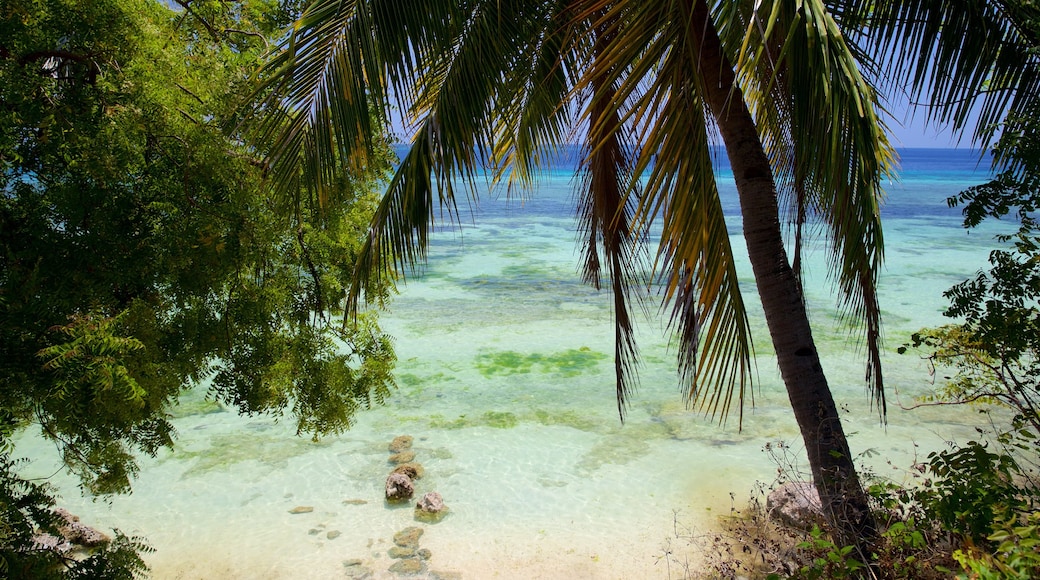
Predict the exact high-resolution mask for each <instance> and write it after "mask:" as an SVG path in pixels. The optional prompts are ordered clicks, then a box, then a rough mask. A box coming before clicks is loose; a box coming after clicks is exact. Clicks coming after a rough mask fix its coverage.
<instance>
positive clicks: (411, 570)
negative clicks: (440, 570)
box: [389, 558, 423, 576]
mask: <svg viewBox="0 0 1040 580" xmlns="http://www.w3.org/2000/svg"><path fill="white" fill-rule="evenodd" d="M389 570H390V571H391V572H393V573H394V574H400V575H401V576H412V575H415V574H421V573H422V571H423V564H422V562H420V561H419V560H416V559H414V558H413V559H408V560H398V561H397V562H395V563H394V565H393V566H390V568H389Z"/></svg>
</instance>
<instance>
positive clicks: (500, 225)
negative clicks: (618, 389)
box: [18, 150, 992, 578]
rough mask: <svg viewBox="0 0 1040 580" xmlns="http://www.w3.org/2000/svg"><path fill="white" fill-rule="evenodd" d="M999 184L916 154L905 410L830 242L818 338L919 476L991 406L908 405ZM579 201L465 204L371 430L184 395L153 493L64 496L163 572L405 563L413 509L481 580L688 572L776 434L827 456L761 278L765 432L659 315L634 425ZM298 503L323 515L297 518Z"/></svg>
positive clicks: (444, 239) (904, 280)
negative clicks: (697, 383) (730, 402)
mask: <svg viewBox="0 0 1040 580" xmlns="http://www.w3.org/2000/svg"><path fill="white" fill-rule="evenodd" d="M722 171H723V172H725V171H726V170H725V168H723V169H722ZM983 177H984V173H983V172H981V171H975V157H974V156H973V155H972V154H971V153H969V152H964V151H941V152H936V151H922V150H910V151H906V152H904V157H903V173H902V181H901V182H899V183H896V184H892V185H891V186H890V188H889V202H888V204H887V205H886V207H885V210H884V215H885V228H886V229H885V235H886V248H887V261H886V267H885V270H884V272H883V274H882V277H881V280H880V293H881V303H882V306H883V308H884V316H885V324H886V355H885V364H886V366H885V373H886V375H885V376H886V383H887V385H888V389H889V402H890V406H889V409H890V412H889V417H888V425H887V426H883V425H881V424H880V422H879V420H878V416H877V413H876V412H875V411H874V410H872V409H871V407H870V403H869V399H868V396H867V394H866V390H865V385H864V382H863V369H864V367H863V360H864V359H863V356H862V354H863V353H862V352H861V350H860V349H858V348H857V346H856V343H855V341H850V340H849V339H848V334H847V333H846V332H845V331H844V330H842V329H841V328H840V326H839V320H838V317H837V316H836V312H835V306H834V305H835V301H834V297H833V296H832V295H831V293H830V289H831V286H830V283H829V281H828V280H827V278H826V276H825V270H824V266H825V263H826V255H825V252H824V250H823V249H822V248H817V249H815V250H813V251H811V252H810V253H809V256H808V259H809V261H810V271H809V272H808V274H809V276H808V281H807V295H808V300H809V304H810V307H811V309H812V316H813V322H814V328H815V329H816V333H817V341H818V346H819V348H820V350H821V353H822V355H823V360H824V365H825V369H826V371H827V374H828V377H829V379H830V382H831V387H832V390H833V391H834V393H835V397H836V399H837V400H838V402H839V404H840V405H842V407H843V408H844V409H846V410H847V412H846V414H845V416H844V420H845V429H846V432H847V433H849V434H850V435H851V439H850V443H851V445H852V447H853V449H854V451H855V452H856V453H863V452H864V451H868V450H870V451H872V452H876V453H872V454H871V457H864V458H863V459H862V460H861V465H864V466H871V467H873V468H875V469H876V470H877V471H878V472H880V473H883V474H886V475H888V474H891V475H892V476H893V477H896V478H897V479H898V478H900V477H901V476H900V471H899V470H893V469H892V468H891V467H889V465H888V462H891V463H892V464H893V465H895V466H897V467H899V468H906V467H908V466H909V465H910V464H911V463H912V462H913V460H914V458H915V457H923V456H924V455H925V454H927V452H928V451H930V450H932V449H936V448H938V447H940V446H941V445H943V441H944V440H948V439H960V440H964V438H965V437H967V436H969V435H970V433H971V429H970V427H971V421H973V420H975V419H976V415H974V414H972V413H970V412H968V411H964V412H959V411H951V410H950V409H943V410H942V411H937V410H934V409H919V410H915V411H905V410H902V409H901V408H900V407H899V404H900V403H902V404H906V405H909V404H911V403H912V402H913V397H915V396H916V395H919V394H920V393H922V392H925V391H926V390H927V389H928V388H929V387H930V385H931V383H930V380H931V379H930V377H929V374H928V372H927V367H926V365H924V364H923V363H922V362H921V361H920V360H918V359H917V358H915V357H913V356H898V355H896V354H894V351H895V348H896V347H898V346H899V345H900V344H902V342H904V341H905V340H906V337H907V336H908V335H909V333H910V332H912V331H914V330H916V329H918V328H920V327H922V326H927V325H937V324H941V323H943V322H944V318H943V317H942V310H943V308H944V301H943V299H942V297H941V293H942V291H943V290H945V289H946V288H948V287H949V286H950V285H952V284H954V283H956V282H958V281H960V280H963V279H964V278H965V277H967V276H968V275H970V274H971V273H972V272H974V271H975V270H977V269H979V268H982V267H983V266H984V265H985V258H986V255H987V253H988V251H989V248H990V247H991V245H992V244H991V239H990V238H989V237H988V234H985V235H983V234H980V233H972V234H971V235H968V234H966V233H965V232H964V231H963V230H962V229H961V228H960V218H959V213H958V212H957V210H951V209H949V208H947V207H946V204H945V203H944V200H945V198H946V197H947V196H949V195H952V194H955V193H957V192H958V191H960V190H961V189H963V188H964V187H965V186H968V185H971V184H973V183H977V182H979V181H981V180H982V178H983ZM724 187H725V188H726V189H724V191H723V194H724V195H727V196H730V197H729V199H730V200H732V199H733V195H734V194H733V192H732V187H730V186H728V185H727V186H724ZM571 196H572V194H571V181H570V177H569V176H568V175H566V174H563V173H560V174H554V175H553V176H552V177H551V178H550V179H549V180H547V182H545V183H544V184H543V186H542V187H541V188H540V189H539V191H538V192H537V193H536V194H535V196H534V197H532V198H530V199H528V200H526V201H525V202H524V203H522V204H521V203H520V202H518V201H517V200H515V199H514V200H512V201H507V200H506V199H503V198H500V197H498V196H495V195H493V194H492V195H487V196H486V197H484V198H483V199H482V201H481V203H480V205H479V207H478V208H477V209H476V210H474V212H473V213H472V214H469V213H465V212H464V213H463V216H462V221H463V228H462V230H461V232H458V231H454V232H453V231H448V230H445V231H442V232H440V233H438V234H437V235H436V237H435V239H434V241H433V244H432V247H431V250H430V261H429V264H428V265H427V267H425V268H424V270H423V272H422V274H421V275H419V276H413V277H411V278H409V280H408V281H407V283H406V284H405V285H403V286H402V287H401V294H400V296H398V297H397V298H396V299H395V300H394V302H393V305H392V309H391V311H390V312H389V313H388V314H387V315H385V316H384V318H383V325H384V328H385V330H387V331H388V332H389V333H391V334H392V335H394V336H395V337H396V347H397V353H398V356H399V358H400V364H399V366H398V379H399V387H400V388H399V390H398V391H397V393H396V394H395V395H394V396H393V397H392V398H391V399H390V400H389V401H388V402H387V404H386V405H385V406H383V407H379V408H376V409H373V410H371V411H366V412H362V413H361V414H359V415H358V418H357V419H358V420H357V425H356V426H355V427H354V428H353V429H352V430H351V431H349V432H348V433H346V434H344V435H342V436H339V437H330V438H327V439H324V440H322V441H320V442H317V443H315V442H312V441H310V440H308V439H301V438H298V437H295V436H293V432H292V428H291V425H289V424H287V423H286V422H278V421H276V420H274V419H272V418H270V417H258V418H256V417H254V418H248V417H239V416H237V415H235V414H234V413H232V412H228V411H225V410H222V409H220V408H219V407H215V406H214V405H207V404H206V403H205V401H202V400H201V395H199V398H198V399H190V398H189V399H186V400H185V401H184V403H183V407H182V410H181V414H182V415H183V416H181V417H180V418H178V419H177V420H176V425H177V429H178V440H177V448H176V450H175V451H172V452H167V451H164V452H162V453H161V454H160V456H159V457H157V458H155V459H154V460H152V459H146V460H144V461H143V462H142V466H143V468H142V472H141V475H140V477H139V479H138V480H137V481H136V482H135V484H134V493H133V494H132V495H129V496H124V497H117V498H114V499H112V500H111V503H109V504H106V503H104V502H92V501H91V500H90V499H88V498H83V497H81V496H80V495H79V493H78V491H77V489H76V486H75V482H74V481H72V480H71V479H69V478H68V477H67V476H65V475H64V474H61V473H59V474H57V475H55V476H54V477H52V481H53V482H54V483H55V484H56V485H58V486H59V488H60V489H61V491H62V496H63V503H64V504H66V505H68V507H69V508H70V509H71V510H72V511H73V512H76V513H78V514H80V515H81V516H82V517H83V519H84V520H85V521H88V522H90V523H92V524H95V525H96V526H97V527H101V528H119V529H120V530H122V531H123V532H125V533H128V534H135V535H141V536H144V537H145V538H146V539H147V541H148V542H149V543H150V544H151V545H152V546H153V547H155V548H156V551H155V553H153V554H149V555H148V561H149V563H150V565H151V566H152V570H153V575H154V577H156V578H339V577H344V576H345V575H346V574H347V573H348V572H350V571H351V570H357V566H355V567H353V568H344V562H347V563H350V562H351V561H353V560H360V561H361V564H360V565H361V566H363V567H366V568H368V569H370V570H371V571H372V572H373V573H374V574H375V575H376V577H384V576H389V572H387V569H388V568H389V566H390V565H391V564H393V563H394V560H392V559H390V558H389V557H388V556H387V550H388V549H389V548H390V547H391V546H392V545H393V542H392V537H393V535H394V533H395V532H396V531H398V530H401V529H403V528H405V527H407V526H411V525H418V526H420V527H422V528H423V529H424V530H425V533H424V535H423V536H422V538H421V541H420V545H421V547H423V548H427V549H429V550H430V551H431V552H432V559H431V560H430V562H429V567H430V569H431V570H434V571H440V572H454V573H456V574H457V575H458V576H459V577H462V578H669V577H680V568H681V563H680V562H683V561H685V562H692V563H694V565H695V563H696V562H697V559H698V557H699V554H698V553H697V549H696V545H690V544H689V543H688V542H687V541H686V540H685V539H684V538H677V537H676V535H677V534H678V535H681V536H684V537H685V536H686V535H688V534H690V533H692V534H695V535H696V534H703V533H706V532H707V531H708V530H710V529H711V526H712V524H713V522H714V520H715V518H716V516H718V515H722V514H725V513H727V512H728V511H729V509H730V506H731V505H733V504H734V502H735V503H736V505H738V506H739V505H741V504H742V503H743V502H744V501H745V500H746V498H747V497H748V494H749V493H750V492H751V490H752V489H753V487H754V486H755V484H756V482H759V481H761V482H765V483H767V484H768V483H770V482H772V481H773V480H774V478H775V476H776V470H777V466H776V464H775V463H774V461H773V460H772V459H771V458H770V455H769V454H768V453H766V452H765V451H764V450H763V447H764V446H765V445H766V444H767V443H775V442H778V441H785V442H787V443H789V444H790V445H791V448H792V453H793V456H792V459H793V461H795V462H796V463H797V464H798V466H799V467H801V468H803V469H805V468H806V466H805V465H804V463H805V462H804V459H802V457H803V454H802V453H801V444H800V440H799V437H798V431H797V427H796V425H795V423H794V421H793V419H792V418H791V416H790V411H789V407H788V404H787V401H786V395H785V393H784V391H783V388H782V385H781V384H780V381H779V377H778V373H777V371H776V365H775V360H773V359H772V358H771V357H770V355H769V352H770V350H771V349H770V348H769V346H768V336H767V334H766V333H765V329H764V322H763V321H762V318H761V313H760V308H759V307H758V306H757V304H756V303H755V300H754V296H753V295H751V294H748V295H747V299H748V301H749V302H750V303H751V305H750V308H751V312H752V326H753V330H754V332H755V336H756V337H757V342H756V347H757V349H758V352H759V356H758V358H757V361H756V366H757V381H756V387H755V391H754V399H755V406H754V408H750V407H749V408H748V409H746V411H745V416H744V419H743V425H742V428H741V425H739V423H740V421H739V420H738V418H737V416H736V415H733V416H731V417H730V419H729V420H728V421H727V422H726V423H725V425H722V426H720V425H719V424H718V422H713V421H712V420H711V419H710V418H706V417H705V416H704V415H703V413H701V412H699V411H697V410H687V409H686V408H685V407H684V406H683V404H682V399H681V396H680V394H679V388H678V379H677V376H676V372H675V366H674V361H675V353H674V350H671V349H669V348H668V336H667V333H666V332H665V330H664V328H663V321H662V320H661V319H659V318H658V317H656V316H655V317H654V318H652V319H651V320H646V321H644V322H643V323H642V324H641V326H640V349H641V350H640V352H641V355H642V361H643V364H642V366H641V367H640V371H639V378H640V384H639V388H638V390H637V392H636V395H635V397H634V398H633V401H632V405H631V407H630V408H629V409H628V413H627V417H626V421H625V423H624V424H622V423H621V422H620V421H619V420H618V415H617V408H616V403H615V400H614V377H613V366H612V361H611V356H612V352H613V345H612V336H613V327H612V323H611V315H610V311H609V297H608V296H607V295H606V294H605V293H597V292H595V291H594V290H592V289H590V288H588V287H586V286H583V285H582V284H580V282H579V280H578V276H577V273H576V263H577V261H576V257H577V251H576V245H575V232H574V228H575V223H574V219H573V209H572V197H571ZM727 207H729V208H733V209H735V204H734V203H729V204H728V205H727ZM733 223H737V222H736V221H734V222H733ZM733 240H734V244H735V245H736V246H738V247H739V246H740V245H741V244H740V242H741V240H740V238H739V236H735V237H734V238H733ZM738 254H739V252H738ZM742 260H743V261H742V262H741V268H742V270H741V271H742V272H743V274H742V276H743V277H742V280H745V281H746V283H747V288H748V289H749V290H750V289H751V288H752V282H751V279H750V276H749V270H750V269H749V267H748V266H747V263H746V258H742ZM651 311H652V312H656V307H652V308H651ZM836 326H837V327H836ZM402 434H408V435H412V436H414V437H415V447H414V451H415V452H416V455H417V457H416V461H419V462H420V463H422V465H423V466H424V467H425V472H426V473H425V477H424V478H423V479H421V480H419V481H418V482H417V493H423V492H426V491H438V492H440V493H441V495H442V496H443V497H444V499H445V502H446V503H447V504H448V506H449V508H450V513H449V515H448V516H447V517H446V518H445V519H444V520H442V521H441V522H439V523H436V524H428V523H417V522H415V521H414V519H413V513H412V510H411V509H410V508H408V507H404V508H396V507H389V506H387V505H386V504H385V503H384V501H383V499H382V493H383V482H384V479H385V477H386V475H387V473H389V471H390V470H391V468H392V466H391V465H390V464H388V462H387V459H388V456H389V453H388V451H387V445H388V443H389V442H390V441H391V439H393V438H394V437H395V436H396V435H402ZM18 451H19V453H21V454H24V455H26V456H28V457H31V458H33V462H32V464H31V465H30V467H29V469H28V471H27V474H28V475H50V474H52V473H54V472H55V470H56V469H57V462H56V454H55V453H54V450H53V448H52V447H50V446H49V445H48V444H46V443H44V442H42V441H40V440H39V439H36V438H34V437H32V436H27V437H26V438H25V439H24V440H23V441H22V442H21V443H20V444H19V447H18ZM731 494H732V495H731ZM297 506H307V507H312V508H313V511H311V512H309V513H302V514H291V513H290V510H292V509H293V508H294V507H297ZM337 533H338V534H337ZM667 550H673V552H674V553H673V554H672V556H671V557H665V554H666V551H667ZM443 576H446V577H450V576H451V574H443Z"/></svg>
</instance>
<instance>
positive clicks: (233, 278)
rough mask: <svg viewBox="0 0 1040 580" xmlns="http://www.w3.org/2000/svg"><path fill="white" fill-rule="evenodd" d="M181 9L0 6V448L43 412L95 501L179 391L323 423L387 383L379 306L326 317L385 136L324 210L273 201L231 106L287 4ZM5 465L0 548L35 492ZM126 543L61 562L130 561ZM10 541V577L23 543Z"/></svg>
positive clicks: (126, 567)
mask: <svg viewBox="0 0 1040 580" xmlns="http://www.w3.org/2000/svg"><path fill="white" fill-rule="evenodd" d="M177 4H178V5H179V9H178V10H177V11H174V10H171V9H170V8H169V7H168V6H167V4H166V3H162V2H158V1H154V0H0V449H3V450H4V451H8V452H13V451H14V449H13V448H12V445H13V443H12V442H13V437H14V435H15V434H16V433H17V432H18V429H20V428H23V427H27V426H38V427H39V428H40V430H41V432H42V433H43V435H44V436H45V437H47V438H49V439H51V440H53V441H54V442H55V443H56V444H57V446H58V448H59V450H60V453H61V454H62V458H63V459H64V461H65V463H66V465H67V466H68V467H69V468H70V469H71V470H73V471H74V472H75V473H76V474H78V475H79V476H80V479H81V481H82V484H83V487H84V489H85V490H87V491H89V492H92V493H111V492H126V491H128V490H129V489H130V482H131V479H132V478H133V476H134V474H135V473H136V470H137V464H136V461H135V456H136V455H138V454H140V453H146V454H155V453H156V452H157V451H158V449H159V448H161V447H164V446H170V445H172V443H173V441H174V437H175V432H174V429H173V426H172V424H171V423H170V421H169V418H170V416H171V408H172V407H174V406H175V405H176V403H177V401H178V399H179V397H180V396H181V395H182V394H184V393H186V392H187V390H188V389H192V388H196V387H199V386H200V385H202V386H206V387H208V389H209V390H208V392H207V396H208V398H209V399H210V400H212V401H213V402H214V403H217V402H219V403H222V404H225V405H229V406H234V407H237V409H238V410H239V411H240V412H242V413H248V414H257V413H271V414H282V413H285V412H289V413H291V414H292V417H293V420H294V421H295V424H296V427H297V431H298V432H299V433H300V434H307V435H310V436H313V437H319V436H321V435H325V434H329V433H338V432H340V431H342V430H344V429H346V428H348V427H349V426H350V424H351V421H352V418H353V415H354V413H355V412H356V411H357V410H359V409H362V408H365V407H368V406H371V405H373V404H379V403H381V402H382V401H383V400H384V398H385V397H386V396H387V395H388V394H389V390H390V389H391V388H392V387H393V379H392V375H391V371H392V367H393V364H394V362H395V357H394V352H393V347H392V343H391V341H390V339H389V337H387V336H385V335H384V334H383V333H382V332H381V331H380V329H379V327H378V324H377V322H376V319H375V316H374V314H366V313H362V314H360V315H359V316H358V317H357V318H356V319H351V320H348V321H346V323H344V324H342V325H341V324H340V322H339V321H338V320H336V321H334V320H333V319H334V318H335V317H337V316H338V315H339V314H340V310H339V309H340V304H341V302H342V298H343V295H344V288H346V287H347V286H348V285H350V284H351V282H352V280H351V275H350V269H351V265H352V264H353V262H354V261H355V259H356V256H357V253H358V251H359V248H360V243H361V237H362V235H363V232H364V231H365V228H366V224H367V223H368V221H369V218H370V215H371V212H372V211H373V208H374V207H375V203H376V193H375V190H376V184H377V183H378V182H379V180H381V179H383V178H384V176H385V175H386V173H387V171H388V170H389V167H390V162H391V158H392V154H391V153H390V150H389V148H388V147H387V146H386V144H385V142H384V141H381V137H380V136H379V135H378V134H377V135H376V136H375V139H376V141H377V144H378V146H377V147H375V150H374V151H373V154H372V155H371V156H370V157H369V162H370V164H369V165H368V166H365V167H357V166H352V167H349V168H348V167H347V165H346V164H345V163H340V164H339V166H338V168H337V171H336V172H335V175H334V180H333V182H332V183H331V184H330V187H329V188H328V189H327V190H326V191H323V192H322V196H321V197H322V201H325V202H328V203H319V199H318V198H319V196H318V195H317V194H316V193H315V192H313V191H310V190H308V189H306V188H302V187H296V188H295V189H293V190H291V191H290V193H291V195H289V196H284V195H279V196H275V195H272V193H271V191H270V187H269V183H268V182H267V181H266V180H265V171H266V169H267V168H266V167H265V166H264V164H263V162H262V161H261V160H262V159H263V157H264V154H265V151H264V150H263V149H262V147H257V146H256V145H254V144H253V143H251V142H250V140H249V135H248V134H247V133H245V132H244V131H242V130H240V129H239V126H240V125H241V119H240V118H239V117H240V106H241V103H242V102H243V101H245V100H246V98H247V97H249V96H250V95H251V93H252V91H253V90H254V88H253V86H254V79H253V74H254V72H255V70H256V69H257V67H258V65H259V63H260V60H261V58H262V56H263V54H264V53H265V52H266V51H267V50H268V46H269V41H268V40H267V39H272V38H276V37H278V36H279V35H280V34H281V32H280V30H281V27H282V26H284V25H286V24H287V23H288V22H290V21H291V19H292V18H295V16H296V15H297V14H298V12H299V9H300V7H299V2H283V3H279V2H277V1H276V0H240V1H230V2H191V3H187V2H185V3H177ZM299 171H301V172H302V171H303V169H299ZM297 185H298V184H297ZM373 290H374V292H376V293H377V294H381V295H384V296H385V295H386V294H387V293H388V291H389V288H388V287H386V286H383V287H376V288H374V289H373ZM5 461H6V460H5ZM14 468H15V464H13V463H11V462H6V463H3V465H0V469H2V476H3V477H4V478H6V479H5V480H4V481H5V482H6V483H5V485H7V488H6V489H7V490H8V491H7V492H5V493H6V494H7V495H6V496H5V497H7V498H13V499H10V501H9V502H7V503H5V504H4V506H2V507H3V509H5V510H9V509H14V510H15V511H14V512H10V513H7V515H6V516H5V518H4V520H3V526H5V527H4V529H3V534H4V535H3V538H4V539H3V541H4V542H5V543H4V546H8V547H9V546H18V545H21V546H25V545H27V544H25V541H26V537H27V536H26V535H25V534H26V533H28V532H27V530H31V529H32V528H33V527H37V526H43V525H44V520H45V514H44V512H42V511H40V510H41V509H43V508H44V507H46V506H48V505H50V503H51V502H52V500H51V499H50V497H49V495H48V492H47V491H46V490H45V489H44V488H40V487H35V486H34V485H32V484H30V483H28V482H24V481H21V480H19V479H18V478H17V476H16V475H14V473H13V471H12V470H14ZM12 490H13V491H12ZM5 501H6V500H5ZM11 502H14V503H11ZM11 506H15V507H11ZM31 506H37V508H38V509H37V508H32V507H31ZM26 510H29V511H26ZM33 510H35V511H33ZM19 514H21V515H19ZM8 516H10V517H8ZM139 547H140V546H139V544H138V543H137V541H136V540H132V539H126V538H123V537H121V536H117V539H116V540H113V542H112V544H111V545H110V547H109V548H108V549H106V552H105V554H107V555H105V556H104V557H103V558H100V557H95V556H97V554H95V555H91V556H89V557H87V558H85V559H82V560H81V561H77V563H76V564H75V566H74V568H75V570H74V571H73V570H72V569H70V571H69V574H70V575H71V577H83V578H87V577H96V578H117V577H129V576H125V575H124V573H125V574H129V575H130V576H133V575H136V574H137V572H138V571H139V570H140V569H141V568H140V566H139V565H138V564H139V563H140V561H139V560H137V561H136V562H137V564H135V560H134V558H135V557H136V555H133V556H132V555H131V554H135V550H136V549H138V548H139ZM11 549H12V550H13V551H11V552H9V553H5V554H6V555H5V560H6V561H7V563H8V564H9V565H15V563H16V562H15V561H16V560H17V562H20V563H17V566H19V567H18V568H10V569H11V570H16V569H17V570H22V569H25V568H23V567H22V566H23V565H28V564H24V563H25V562H28V560H25V559H26V558H30V557H35V556H32V554H33V552H20V551H18V550H17V549H16V548H11ZM41 557H43V556H41ZM48 557H49V556H48ZM45 565H48V566H49V565H50V564H45ZM16 575H17V574H16Z"/></svg>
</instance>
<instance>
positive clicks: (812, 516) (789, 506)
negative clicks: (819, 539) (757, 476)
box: [766, 481, 824, 530]
mask: <svg viewBox="0 0 1040 580" xmlns="http://www.w3.org/2000/svg"><path fill="white" fill-rule="evenodd" d="M766 513H768V514H769V515H770V517H772V518H773V519H775V520H777V521H779V522H780V523H782V524H784V525H786V526H790V527H792V528H797V529H800V530H810V529H812V527H813V526H814V525H822V524H823V523H824V517H823V504H821V503H820V494H819V493H818V492H817V491H816V486H815V485H813V484H812V483H811V482H808V481H792V482H789V483H785V484H783V485H781V486H780V487H778V488H776V489H774V490H773V491H771V492H769V496H768V497H767V498H766Z"/></svg>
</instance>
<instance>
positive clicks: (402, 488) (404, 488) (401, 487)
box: [386, 473, 415, 501]
mask: <svg viewBox="0 0 1040 580" xmlns="http://www.w3.org/2000/svg"><path fill="white" fill-rule="evenodd" d="M413 494H415V486H414V485H412V478H410V477H408V476H407V475H405V474H403V473H391V474H390V477H387V478H386V499H387V500H389V501H401V500H406V499H410V498H411V497H412V495H413Z"/></svg>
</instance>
